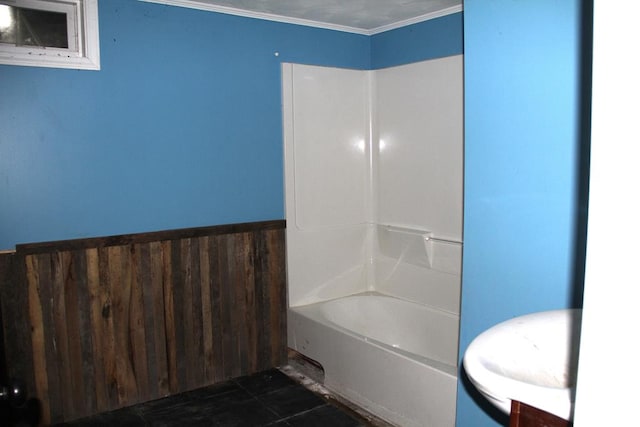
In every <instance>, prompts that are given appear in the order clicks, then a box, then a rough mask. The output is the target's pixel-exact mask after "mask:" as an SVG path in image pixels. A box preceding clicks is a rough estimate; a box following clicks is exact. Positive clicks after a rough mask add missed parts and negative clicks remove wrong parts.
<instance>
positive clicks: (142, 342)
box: [127, 245, 155, 403]
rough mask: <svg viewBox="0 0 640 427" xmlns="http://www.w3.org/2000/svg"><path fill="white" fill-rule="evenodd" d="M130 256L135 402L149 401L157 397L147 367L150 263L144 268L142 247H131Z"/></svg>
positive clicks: (130, 315)
mask: <svg viewBox="0 0 640 427" xmlns="http://www.w3.org/2000/svg"><path fill="white" fill-rule="evenodd" d="M127 249H128V256H129V262H130V265H131V301H130V304H129V318H130V321H129V336H130V343H131V359H132V360H131V361H132V365H133V373H134V377H135V379H136V386H137V396H136V399H135V402H136V403H137V402H141V401H147V400H149V399H152V398H154V397H155V395H151V392H150V387H149V370H148V366H147V336H146V330H145V317H146V309H145V304H144V293H143V292H144V290H143V286H144V284H145V280H144V278H145V276H146V275H147V274H148V273H147V271H148V263H147V265H146V266H143V265H142V263H141V260H140V253H139V249H140V245H129V246H128V247H127ZM145 267H146V269H145ZM149 341H151V340H149Z"/></svg>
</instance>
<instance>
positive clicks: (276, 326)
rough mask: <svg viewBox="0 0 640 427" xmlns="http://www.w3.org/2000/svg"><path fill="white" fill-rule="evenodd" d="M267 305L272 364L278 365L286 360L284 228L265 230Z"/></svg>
mask: <svg viewBox="0 0 640 427" xmlns="http://www.w3.org/2000/svg"><path fill="white" fill-rule="evenodd" d="M266 234H267V253H266V256H267V257H268V259H269V261H268V264H267V265H268V275H269V289H270V297H269V306H270V314H269V316H270V320H271V328H272V331H273V334H272V340H271V346H272V347H271V348H272V358H271V364H272V366H280V365H282V364H284V363H285V362H286V360H287V304H286V262H285V259H286V258H285V237H284V230H273V231H267V232H266Z"/></svg>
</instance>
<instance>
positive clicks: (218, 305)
mask: <svg viewBox="0 0 640 427" xmlns="http://www.w3.org/2000/svg"><path fill="white" fill-rule="evenodd" d="M224 241H226V239H224V240H223V238H222V237H221V236H211V237H209V277H210V278H209V281H210V283H211V337H212V338H211V340H212V346H213V360H214V362H213V377H214V381H215V382H219V381H223V380H224V378H225V372H224V339H223V315H222V301H221V287H222V280H223V278H222V268H223V266H222V262H221V260H223V259H226V254H225V255H221V253H220V252H221V246H220V245H221V244H222V243H224Z"/></svg>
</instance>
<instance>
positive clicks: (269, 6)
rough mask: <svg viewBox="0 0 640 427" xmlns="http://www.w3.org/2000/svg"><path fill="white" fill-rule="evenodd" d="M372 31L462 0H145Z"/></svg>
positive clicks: (444, 10) (432, 14) (452, 8)
mask: <svg viewBox="0 0 640 427" xmlns="http://www.w3.org/2000/svg"><path fill="white" fill-rule="evenodd" d="M145 1H150V2H154V3H164V4H172V5H175V6H184V7H190V8H196V9H204V10H212V11H215V12H222V13H230V14H234V15H242V16H251V17H256V18H262V19H271V20H275V21H284V22H292V23H297V24H303V25H311V26H315V27H323V28H331V29H336V30H342V31H349V32H355V33H361V34H375V33H378V32H382V31H387V30H390V29H393V28H398V27H402V26H405V25H409V24H412V23H415V22H420V21H425V20H427V19H431V18H436V17H438V16H443V15H447V14H450V13H455V12H459V11H461V10H462V0H145Z"/></svg>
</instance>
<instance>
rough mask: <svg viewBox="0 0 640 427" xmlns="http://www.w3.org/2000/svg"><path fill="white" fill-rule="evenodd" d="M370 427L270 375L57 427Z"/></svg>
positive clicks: (284, 378)
mask: <svg viewBox="0 0 640 427" xmlns="http://www.w3.org/2000/svg"><path fill="white" fill-rule="evenodd" d="M367 425H368V424H367V422H366V421H364V420H362V419H359V418H358V416H357V415H355V414H352V413H349V412H347V410H345V409H343V408H341V407H340V408H339V407H337V406H334V405H333V404H331V403H329V402H327V401H326V400H325V399H323V398H322V397H320V396H318V395H316V394H315V393H313V392H312V391H310V390H308V389H306V388H305V387H304V386H302V385H300V384H298V383H297V382H295V381H293V380H292V379H291V378H289V377H288V376H286V375H285V374H283V373H282V372H280V371H278V370H277V369H271V370H268V371H264V372H260V373H257V374H254V375H250V376H246V377H241V378H236V379H233V380H229V381H227V382H224V383H220V384H215V385H212V386H209V387H204V388H201V389H197V390H193V391H189V392H185V393H181V394H178V395H175V396H169V397H166V398H163V399H159V400H154V401H151V402H146V403H141V404H138V405H135V406H131V407H128V408H123V409H118V410H115V411H112V412H106V413H102V414H98V415H94V416H91V417H87V418H82V419H79V420H76V421H72V422H67V423H62V424H58V425H57V427H62V426H64V427H89V426H91V427H94V426H95V427H99V426H118V427H143V426H144V427H147V426H152V427H156V426H157V427H174V426H175V427H178V426H180V427H183V426H185V427H186V426H212V427H258V426H273V427H285V426H295V427H299V426H304V427H316V426H318V427H326V426H331V427H356V426H367Z"/></svg>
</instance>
